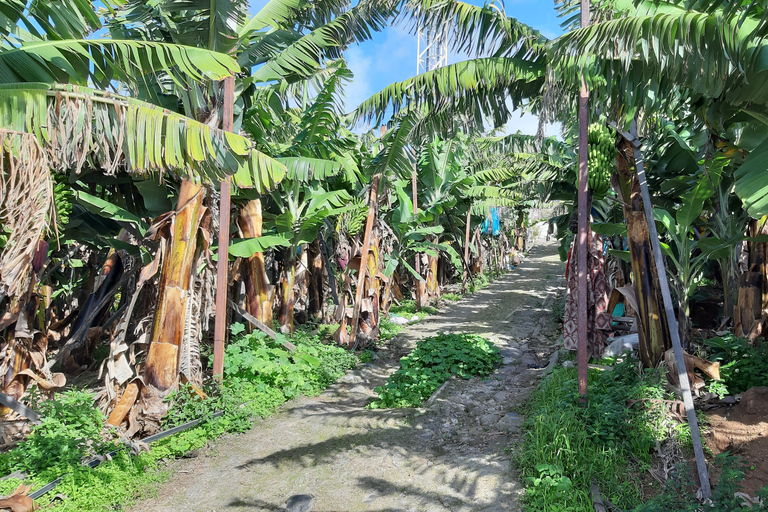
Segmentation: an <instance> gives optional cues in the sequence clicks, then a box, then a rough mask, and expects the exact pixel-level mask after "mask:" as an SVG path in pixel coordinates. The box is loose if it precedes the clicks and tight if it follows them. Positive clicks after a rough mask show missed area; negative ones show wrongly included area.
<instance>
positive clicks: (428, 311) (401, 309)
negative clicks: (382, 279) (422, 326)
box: [379, 300, 437, 341]
mask: <svg viewBox="0 0 768 512" xmlns="http://www.w3.org/2000/svg"><path fill="white" fill-rule="evenodd" d="M389 313H390V314H391V315H397V316H401V317H403V318H406V319H408V320H410V319H411V318H413V315H416V316H417V317H418V318H419V320H418V321H421V320H424V319H425V318H426V317H428V316H429V315H434V314H435V313H437V309H435V308H433V307H431V306H424V307H422V308H421V310H420V311H416V301H415V300H404V301H402V303H401V304H400V305H399V306H392V307H391V308H390V310H389ZM405 328H406V325H400V324H396V323H395V322H393V321H392V320H390V319H389V318H388V317H383V316H382V317H381V320H380V321H379V332H380V337H381V340H382V341H388V340H391V339H392V338H394V337H395V336H397V335H398V334H399V333H400V332H401V331H402V330H403V329H405Z"/></svg>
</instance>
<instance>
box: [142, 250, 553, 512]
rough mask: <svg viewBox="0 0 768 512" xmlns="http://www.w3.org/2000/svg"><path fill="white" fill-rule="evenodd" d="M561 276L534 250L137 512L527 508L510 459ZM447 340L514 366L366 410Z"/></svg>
mask: <svg viewBox="0 0 768 512" xmlns="http://www.w3.org/2000/svg"><path fill="white" fill-rule="evenodd" d="M563 269H564V266H563V265H562V263H560V261H559V259H558V256H557V248H556V245H554V243H550V244H542V245H538V246H536V247H534V248H533V249H532V250H531V253H530V255H529V257H528V258H527V259H526V260H525V261H524V262H523V264H522V265H520V266H519V267H518V268H516V269H515V270H514V271H512V272H510V273H507V274H505V275H504V276H502V277H501V278H499V279H497V280H496V281H494V282H493V283H492V284H490V285H489V286H488V287H487V288H485V289H483V290H481V291H479V292H477V293H475V294H473V295H472V296H468V297H465V298H464V299H462V300H461V301H459V302H456V303H452V304H449V305H446V306H444V307H442V308H441V310H440V312H439V313H438V314H436V315H433V316H431V317H429V318H427V319H425V320H424V321H422V322H421V323H419V324H416V325H412V326H410V327H408V328H407V329H406V330H405V331H403V332H402V333H401V334H400V335H398V336H397V337H396V338H395V340H393V342H392V343H391V344H390V345H389V346H388V347H386V348H385V349H382V350H380V351H379V352H378V356H379V357H378V358H377V359H376V360H374V361H373V362H372V363H370V364H367V365H363V366H362V367H360V368H358V369H357V370H355V371H352V372H349V373H347V375H345V376H344V377H342V379H340V381H339V382H337V383H336V384H335V385H333V386H332V387H331V388H329V389H328V390H326V391H325V392H324V393H323V394H322V395H320V396H318V397H314V398H301V399H298V400H293V401H291V402H288V403H286V404H285V405H284V406H283V407H282V408H281V409H280V410H279V411H278V413H276V414H275V415H274V416H272V417H270V418H268V419H266V420H259V421H257V422H256V424H255V426H254V427H253V429H252V430H250V431H249V432H246V433H245V434H241V435H229V436H224V437H222V438H220V439H218V440H217V441H215V442H212V443H210V444H209V446H208V447H206V448H205V449H203V450H201V451H200V452H199V453H197V454H196V456H195V457H193V458H187V459H181V460H178V461H174V462H172V463H171V464H170V466H169V467H168V470H169V471H170V472H171V473H172V476H171V477H170V479H169V480H168V481H167V482H166V483H165V484H163V485H162V486H161V487H160V489H159V493H158V496H159V497H158V498H155V499H151V500H147V501H143V502H140V503H138V504H136V505H135V506H134V507H132V508H131V509H130V510H132V511H133V512H150V511H152V512H157V511H255V510H265V511H286V510H287V511H291V512H309V511H396V510H397V511H435V512H436V511H519V510H521V505H520V504H519V498H520V493H521V492H522V485H521V483H520V482H519V481H518V479H517V478H516V475H515V472H514V470H513V468H512V466H511V464H510V457H511V452H512V451H513V450H514V447H515V444H516V443H518V442H519V437H520V434H519V432H520V426H521V423H522V420H523V418H522V416H521V414H520V412H521V409H520V406H521V405H522V404H524V403H525V401H526V400H527V399H528V396H529V394H530V392H531V391H532V390H533V389H534V388H535V387H536V385H537V383H538V380H539V378H540V377H541V376H542V375H543V373H544V370H543V367H544V366H546V364H547V362H548V360H549V355H550V354H551V353H552V352H553V351H554V350H555V346H554V342H555V341H554V340H555V337H556V328H555V324H554V322H553V319H552V303H553V300H555V298H556V297H558V296H561V295H562V293H563V288H564V280H563V278H562V273H563ZM441 331H442V332H472V333H477V334H480V335H483V336H485V337H487V338H488V339H490V340H491V341H493V342H494V343H496V344H497V345H498V346H499V348H500V349H501V352H502V355H503V357H504V364H503V365H502V366H501V367H500V368H499V369H498V370H497V371H496V372H495V373H494V374H493V375H492V376H491V377H489V378H488V379H485V380H480V379H472V380H466V381H465V380H462V379H452V380H450V381H448V382H447V383H446V385H445V386H444V387H443V388H441V389H440V390H439V391H438V392H437V393H436V394H435V395H434V396H433V397H432V398H431V399H430V400H429V401H428V402H427V403H426V404H425V406H424V407H423V408H419V409H393V410H368V409H365V405H366V404H367V403H368V402H369V400H370V398H371V397H373V396H375V393H374V392H373V388H374V387H376V386H378V385H381V384H383V383H384V382H385V380H386V378H387V376H388V375H389V374H390V373H392V372H394V371H395V370H396V369H397V367H398V364H397V362H398V360H399V358H400V357H401V356H402V355H404V354H406V353H407V352H408V351H409V350H410V349H411V348H412V347H413V345H414V343H415V342H416V341H417V340H419V339H422V338H424V337H427V336H430V335H433V334H435V333H437V332H441Z"/></svg>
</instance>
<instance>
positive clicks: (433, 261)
mask: <svg viewBox="0 0 768 512" xmlns="http://www.w3.org/2000/svg"><path fill="white" fill-rule="evenodd" d="M437 240H438V239H437V237H435V240H434V243H435V245H437ZM427 264H428V270H427V298H428V300H430V301H436V300H437V299H439V298H440V286H439V285H438V283H437V256H432V255H429V256H428V257H427Z"/></svg>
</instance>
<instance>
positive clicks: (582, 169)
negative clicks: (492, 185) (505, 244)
mask: <svg viewBox="0 0 768 512" xmlns="http://www.w3.org/2000/svg"><path fill="white" fill-rule="evenodd" d="M587 25H589V0H581V26H582V28H583V27H586V26H587ZM588 100H589V92H588V91H587V84H586V82H585V81H584V77H583V76H582V77H581V91H580V92H579V183H578V186H579V196H578V202H579V229H578V231H579V233H578V252H577V256H578V260H576V263H577V267H578V271H579V275H578V283H579V290H578V298H577V302H576V306H577V310H578V313H577V319H578V343H577V353H578V361H579V394H580V395H581V396H582V397H586V395H587V362H588V357H587V250H588V248H587V236H588V233H589V210H588V209H587V201H588V197H587V150H588V148H587V137H588V130H589V127H588V125H589V119H588V117H587V116H588V112H587V101H588Z"/></svg>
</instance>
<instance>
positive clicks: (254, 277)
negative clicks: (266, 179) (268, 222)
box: [238, 199, 275, 325]
mask: <svg viewBox="0 0 768 512" xmlns="http://www.w3.org/2000/svg"><path fill="white" fill-rule="evenodd" d="M238 225H239V226H240V230H241V231H242V232H243V236H244V237H245V238H258V237H260V236H261V235H262V213H261V200H260V199H254V200H252V201H249V202H248V203H247V204H246V205H245V207H243V209H242V210H241V211H240V217H239V219H238ZM243 269H244V272H243V280H244V282H245V296H246V304H245V306H246V310H247V311H248V312H249V313H250V314H251V315H253V316H254V317H256V319H257V320H259V321H260V322H262V323H264V324H266V325H270V324H271V323H272V305H273V304H274V300H275V287H274V286H273V285H271V284H269V281H268V279H267V271H266V267H265V265H264V253H261V252H257V253H256V254H254V255H253V256H251V257H250V258H248V259H247V260H246V261H244V262H243Z"/></svg>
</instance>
